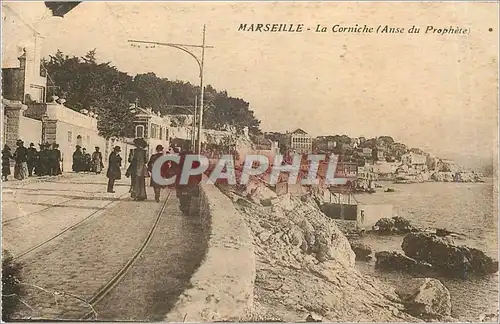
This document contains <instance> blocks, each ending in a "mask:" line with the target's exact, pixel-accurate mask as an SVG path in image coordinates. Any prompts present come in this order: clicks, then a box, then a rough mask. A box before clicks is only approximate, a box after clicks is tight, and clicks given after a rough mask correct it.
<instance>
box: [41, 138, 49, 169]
mask: <svg viewBox="0 0 500 324" xmlns="http://www.w3.org/2000/svg"><path fill="white" fill-rule="evenodd" d="M49 147H50V144H49V143H45V144H42V146H41V149H40V153H39V159H40V175H41V176H46V175H49V174H50V162H49V159H50V158H49V155H50V152H49V150H48V148H49Z"/></svg>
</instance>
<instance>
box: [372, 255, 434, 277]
mask: <svg viewBox="0 0 500 324" xmlns="http://www.w3.org/2000/svg"><path fill="white" fill-rule="evenodd" d="M375 258H376V261H375V268H376V269H380V270H396V271H405V272H411V273H415V274H429V273H432V272H433V271H434V268H433V266H432V265H430V264H428V263H426V262H422V261H417V260H415V259H412V258H409V257H407V256H406V255H404V254H401V253H399V252H387V251H381V252H377V253H375Z"/></svg>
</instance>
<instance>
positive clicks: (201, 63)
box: [128, 25, 213, 153]
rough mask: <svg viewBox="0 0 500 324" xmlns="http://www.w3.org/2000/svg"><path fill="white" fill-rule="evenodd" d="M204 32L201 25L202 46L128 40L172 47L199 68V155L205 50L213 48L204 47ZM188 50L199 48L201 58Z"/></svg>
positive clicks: (201, 130)
mask: <svg viewBox="0 0 500 324" xmlns="http://www.w3.org/2000/svg"><path fill="white" fill-rule="evenodd" d="M205 30H206V26H205V25H203V43H202V45H188V44H174V43H162V42H154V41H142V40H129V41H128V42H129V43H140V44H151V45H160V46H168V47H173V48H176V49H178V50H181V51H183V52H185V53H187V54H189V55H191V57H193V58H194V59H195V60H196V63H198V67H199V68H200V105H199V110H200V111H199V118H198V142H197V146H196V152H197V153H201V141H202V135H203V134H202V132H203V96H204V86H203V66H204V62H205V48H213V46H206V45H205ZM188 48H201V58H198V56H196V55H195V54H194V53H193V52H191V51H189V50H188Z"/></svg>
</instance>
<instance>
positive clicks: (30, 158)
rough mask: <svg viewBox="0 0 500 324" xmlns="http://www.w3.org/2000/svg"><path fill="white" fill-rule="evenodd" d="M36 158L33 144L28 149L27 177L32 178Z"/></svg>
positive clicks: (36, 153) (36, 154)
mask: <svg viewBox="0 0 500 324" xmlns="http://www.w3.org/2000/svg"><path fill="white" fill-rule="evenodd" d="M37 157H38V152H37V151H36V148H35V144H33V143H30V147H29V148H28V162H27V164H28V176H29V177H31V176H33V169H35V166H36V162H37V161H36V160H37Z"/></svg>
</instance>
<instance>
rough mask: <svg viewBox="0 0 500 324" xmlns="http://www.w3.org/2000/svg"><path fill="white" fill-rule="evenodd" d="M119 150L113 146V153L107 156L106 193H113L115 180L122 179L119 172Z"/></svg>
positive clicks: (120, 164) (120, 163) (120, 159)
mask: <svg viewBox="0 0 500 324" xmlns="http://www.w3.org/2000/svg"><path fill="white" fill-rule="evenodd" d="M120 152H121V148H120V147H119V146H115V147H114V148H113V152H111V154H110V155H109V164H108V172H107V173H106V176H107V177H108V192H110V193H114V192H115V191H114V185H115V180H120V179H121V178H122V172H121V170H120V168H121V166H122V158H121V156H120Z"/></svg>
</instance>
